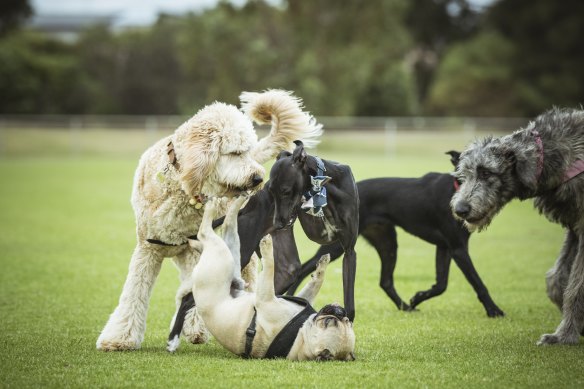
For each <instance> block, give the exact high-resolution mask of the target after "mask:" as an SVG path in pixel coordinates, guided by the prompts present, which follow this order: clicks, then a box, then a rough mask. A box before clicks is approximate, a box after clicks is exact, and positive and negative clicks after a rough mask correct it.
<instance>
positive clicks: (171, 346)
mask: <svg viewBox="0 0 584 389" xmlns="http://www.w3.org/2000/svg"><path fill="white" fill-rule="evenodd" d="M179 345H180V337H179V336H178V335H175V336H174V338H172V339H171V340H169V341H168V342H167V343H166V350H167V351H168V352H169V353H173V352H175V351H176V350H177V349H178V346H179Z"/></svg>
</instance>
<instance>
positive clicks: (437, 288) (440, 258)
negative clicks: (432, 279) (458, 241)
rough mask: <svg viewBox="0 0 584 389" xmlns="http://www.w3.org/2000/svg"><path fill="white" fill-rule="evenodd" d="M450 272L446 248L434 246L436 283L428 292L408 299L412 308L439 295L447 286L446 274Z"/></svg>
mask: <svg viewBox="0 0 584 389" xmlns="http://www.w3.org/2000/svg"><path fill="white" fill-rule="evenodd" d="M449 271H450V251H449V250H448V248H446V247H440V246H436V283H435V284H434V285H432V287H431V288H430V289H428V290H424V291H420V292H417V293H416V294H415V295H414V297H412V298H411V299H410V306H411V307H412V309H413V308H415V307H417V306H418V305H420V303H421V302H423V301H426V300H428V299H431V298H432V297H436V296H438V295H441V294H442V293H444V291H445V290H446V287H447V286H448V273H449Z"/></svg>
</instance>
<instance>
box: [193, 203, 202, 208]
mask: <svg viewBox="0 0 584 389" xmlns="http://www.w3.org/2000/svg"><path fill="white" fill-rule="evenodd" d="M201 208H203V203H196V204H195V209H201Z"/></svg>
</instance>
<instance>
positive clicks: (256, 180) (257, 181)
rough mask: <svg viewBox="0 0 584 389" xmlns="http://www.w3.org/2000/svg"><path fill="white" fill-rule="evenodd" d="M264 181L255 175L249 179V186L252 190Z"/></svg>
mask: <svg viewBox="0 0 584 389" xmlns="http://www.w3.org/2000/svg"><path fill="white" fill-rule="evenodd" d="M263 181H264V179H263V177H262V176H260V175H259V174H255V175H254V176H253V177H252V178H251V186H252V188H255V187H256V186H258V185H259V184H261V183H262V182H263Z"/></svg>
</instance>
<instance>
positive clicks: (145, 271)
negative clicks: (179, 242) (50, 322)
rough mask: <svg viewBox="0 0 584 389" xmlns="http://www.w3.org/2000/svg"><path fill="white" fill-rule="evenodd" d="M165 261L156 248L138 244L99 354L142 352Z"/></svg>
mask: <svg viewBox="0 0 584 389" xmlns="http://www.w3.org/2000/svg"><path fill="white" fill-rule="evenodd" d="M162 260H163V256H162V254H161V253H160V252H159V251H158V250H157V249H156V248H153V247H151V246H150V245H149V244H148V243H141V242H139V243H138V245H137V246H136V249H135V250H134V254H133V255H132V259H131V260H130V268H129V270H128V276H127V277H126V282H125V284H124V289H123V290H122V294H121V296H120V301H119V304H118V306H117V308H116V309H115V310H114V312H113V313H112V314H111V316H110V318H109V320H108V322H107V324H106V325H105V327H104V329H103V330H102V332H101V334H100V335H99V338H98V339H97V343H96V347H97V349H98V350H104V351H118V350H134V349H138V348H140V345H141V344H142V340H144V332H145V331H146V314H147V313H148V303H149V301H150V294H151V292H152V287H153V285H154V282H155V281H156V277H157V276H158V273H159V272H160V267H161V265H162Z"/></svg>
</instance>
